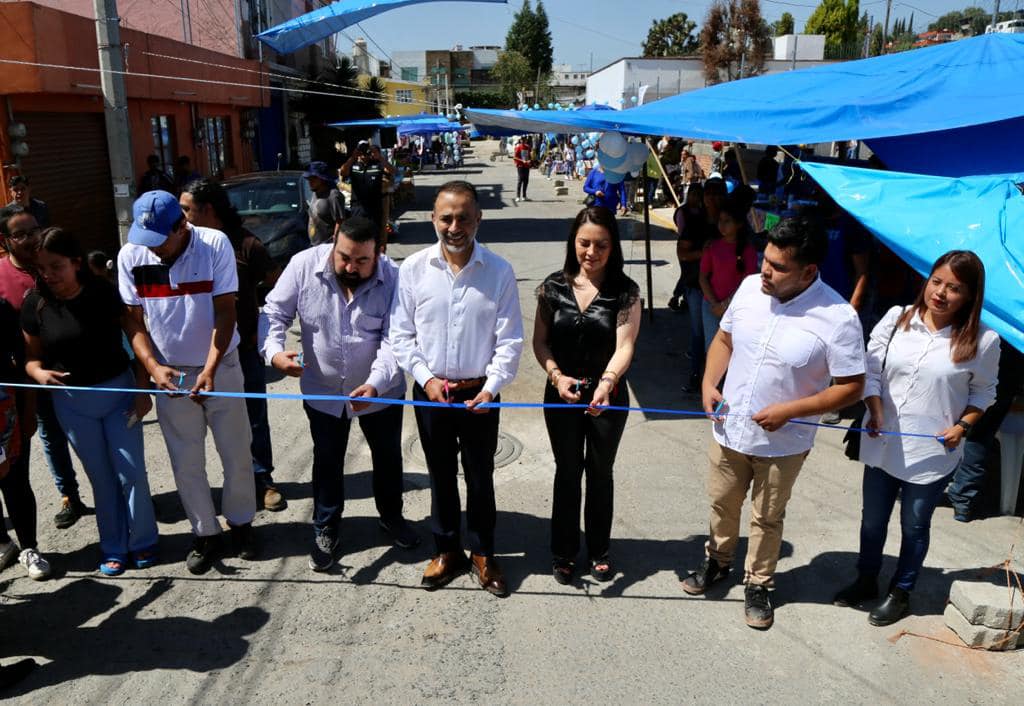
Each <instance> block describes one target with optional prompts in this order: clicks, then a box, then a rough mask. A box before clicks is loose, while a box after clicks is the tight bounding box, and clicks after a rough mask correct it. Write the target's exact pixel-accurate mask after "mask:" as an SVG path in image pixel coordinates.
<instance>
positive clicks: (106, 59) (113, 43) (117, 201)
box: [93, 0, 135, 245]
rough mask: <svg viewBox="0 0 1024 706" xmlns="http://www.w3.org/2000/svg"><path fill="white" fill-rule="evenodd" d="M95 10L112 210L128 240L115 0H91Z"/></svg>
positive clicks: (126, 144)
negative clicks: (112, 200) (112, 191)
mask: <svg viewBox="0 0 1024 706" xmlns="http://www.w3.org/2000/svg"><path fill="white" fill-rule="evenodd" d="M93 5H94V8H95V12H96V46H97V48H98V50H99V62H100V85H101V87H102V89H103V116H104V118H105V119H106V124H107V152H108V153H109V156H110V176H111V179H112V181H113V187H114V210H115V212H116V213H117V230H118V233H119V235H120V239H121V244H122V245H124V244H125V243H127V242H128V228H129V227H130V226H131V223H132V202H133V201H134V200H135V198H134V197H135V187H134V183H135V177H134V174H133V162H132V139H131V128H130V127H129V125H128V94H127V91H126V90H125V85H124V55H123V54H122V53H121V28H120V24H119V23H120V19H119V18H118V16H117V0H93Z"/></svg>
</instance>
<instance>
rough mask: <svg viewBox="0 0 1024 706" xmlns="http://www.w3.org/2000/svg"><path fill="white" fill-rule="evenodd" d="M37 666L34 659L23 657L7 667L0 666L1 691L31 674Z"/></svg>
mask: <svg viewBox="0 0 1024 706" xmlns="http://www.w3.org/2000/svg"><path fill="white" fill-rule="evenodd" d="M37 666H39V665H37V664H36V661H35V660H34V659H23V660H20V661H18V662H15V663H14V664H8V665H7V666H6V667H0V691H3V690H4V689H8V688H10V687H12V686H14V685H15V684H17V683H18V682H20V681H21V680H22V679H24V678H25V677H27V676H28V675H29V672H31V671H32V670H33V669H35V668H36V667H37Z"/></svg>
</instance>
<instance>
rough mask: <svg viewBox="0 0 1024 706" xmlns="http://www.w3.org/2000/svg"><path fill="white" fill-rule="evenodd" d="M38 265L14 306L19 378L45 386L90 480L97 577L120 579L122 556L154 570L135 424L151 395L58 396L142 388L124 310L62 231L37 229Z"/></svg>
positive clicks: (143, 378)
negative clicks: (20, 336) (21, 342)
mask: <svg viewBox="0 0 1024 706" xmlns="http://www.w3.org/2000/svg"><path fill="white" fill-rule="evenodd" d="M37 267H38V270H39V279H38V281H37V283H36V289H35V290H33V291H32V292H30V293H29V294H28V296H26V297H25V301H24V302H23V303H22V306H21V328H22V331H24V334H25V348H26V362H25V372H27V373H28V374H29V377H31V378H32V379H33V381H35V382H36V383H38V384H40V385H47V386H52V388H53V406H54V410H55V411H56V413H57V420H58V421H59V422H60V425H61V428H63V429H64V432H65V433H66V434H67V435H68V440H69V441H70V442H71V445H72V446H73V447H74V449H75V451H76V452H77V453H78V456H79V458H81V459H82V465H83V466H84V467H85V472H86V473H87V474H88V476H89V480H90V481H91V482H92V490H93V498H94V499H95V502H96V524H97V527H98V528H99V535H100V550H101V552H102V554H103V559H102V561H101V563H100V565H99V570H100V572H101V573H103V574H105V575H107V576H117V575H118V574H121V573H123V572H124V570H125V568H126V567H127V564H128V561H129V557H130V558H131V560H132V561H133V563H134V565H135V566H136V567H137V568H146V567H149V566H152V565H153V564H154V563H155V562H156V549H157V527H156V518H155V515H154V512H153V501H152V498H151V497H150V492H149V481H148V479H147V478H146V460H145V457H144V455H143V446H142V425H141V424H140V423H139V422H140V421H141V420H142V417H144V416H145V415H146V413H147V412H149V410H150V408H151V407H152V402H151V401H150V398H149V395H147V394H144V393H139V394H134V393H132V392H127V391H126V392H95V391H83V390H67V389H61V388H62V387H63V386H71V387H112V388H121V389H130V388H136V389H138V388H143V389H145V388H147V387H149V379H148V376H147V375H145V373H144V371H143V369H142V366H141V365H138V364H136V365H134V366H133V365H132V361H131V360H130V359H129V356H128V353H127V351H126V348H125V345H124V339H123V333H122V330H123V321H124V318H125V316H126V314H125V307H124V304H123V303H122V302H121V297H120V296H119V295H118V293H117V289H116V288H115V287H114V285H113V284H111V283H110V282H108V281H107V280H102V279H99V278H98V277H95V276H94V275H93V274H92V272H91V271H90V270H89V268H88V265H87V264H86V263H85V257H84V255H83V253H82V250H81V248H80V247H79V245H78V242H77V241H76V240H75V238H74V237H73V236H72V235H71V234H70V233H68V232H67V231H65V230H62V229H60V228H48V229H47V230H45V231H43V234H42V236H41V244H40V247H39V254H38V255H37Z"/></svg>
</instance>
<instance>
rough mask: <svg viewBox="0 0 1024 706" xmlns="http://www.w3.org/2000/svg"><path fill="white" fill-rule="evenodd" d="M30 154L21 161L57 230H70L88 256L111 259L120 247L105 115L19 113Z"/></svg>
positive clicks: (34, 192) (36, 195) (34, 190)
mask: <svg viewBox="0 0 1024 706" xmlns="http://www.w3.org/2000/svg"><path fill="white" fill-rule="evenodd" d="M14 119H15V121H17V122H23V123H25V126H26V127H27V128H28V138H27V141H28V144H29V148H30V150H31V151H30V153H29V156H28V157H24V158H22V160H21V167H22V173H23V174H25V175H26V176H28V177H29V179H30V180H31V182H32V195H33V196H35V197H36V198H39V199H42V200H43V201H45V202H46V204H47V205H48V206H49V207H50V219H51V221H52V225H55V226H61V227H63V228H67V229H68V230H70V231H71V232H72V233H74V234H75V236H76V237H77V238H78V241H79V242H80V243H81V245H82V248H83V249H84V250H85V251H87V252H88V251H89V250H103V251H104V252H106V253H107V254H108V255H110V256H114V255H116V254H117V251H118V249H119V247H120V244H119V242H118V234H117V216H116V214H115V212H114V195H113V187H112V186H111V183H112V182H111V178H110V162H109V158H108V156H107V133H106V128H105V126H104V122H103V114H102V113H30V112H25V113H18V114H16V115H15V116H14Z"/></svg>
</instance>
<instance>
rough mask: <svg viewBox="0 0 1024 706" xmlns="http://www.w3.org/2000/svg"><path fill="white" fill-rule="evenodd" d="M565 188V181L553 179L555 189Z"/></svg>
mask: <svg viewBox="0 0 1024 706" xmlns="http://www.w3.org/2000/svg"><path fill="white" fill-rule="evenodd" d="M560 186H565V179H555V188H556V189H557V188H558V187H560Z"/></svg>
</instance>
